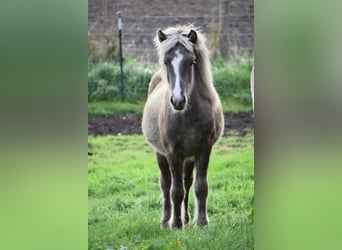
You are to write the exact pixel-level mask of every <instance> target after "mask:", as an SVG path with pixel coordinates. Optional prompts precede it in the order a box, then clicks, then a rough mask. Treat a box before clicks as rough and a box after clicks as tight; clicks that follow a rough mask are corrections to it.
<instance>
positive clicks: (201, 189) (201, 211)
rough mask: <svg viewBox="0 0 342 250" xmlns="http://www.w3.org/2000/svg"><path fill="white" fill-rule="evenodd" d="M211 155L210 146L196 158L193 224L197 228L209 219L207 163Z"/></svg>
mask: <svg viewBox="0 0 342 250" xmlns="http://www.w3.org/2000/svg"><path fill="white" fill-rule="evenodd" d="M210 153H211V146H210V147H207V148H206V149H204V150H203V151H202V153H201V154H200V155H199V156H198V157H197V158H196V180H195V195H196V211H195V222H196V225H197V226H205V225H208V223H209V219H208V215H207V197H208V180H207V173H208V163H209V158H210Z"/></svg>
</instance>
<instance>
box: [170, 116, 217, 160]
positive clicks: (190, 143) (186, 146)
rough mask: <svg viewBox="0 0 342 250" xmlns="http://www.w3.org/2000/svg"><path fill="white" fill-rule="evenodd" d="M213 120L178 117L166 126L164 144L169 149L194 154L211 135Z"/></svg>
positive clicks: (187, 154)
mask: <svg viewBox="0 0 342 250" xmlns="http://www.w3.org/2000/svg"><path fill="white" fill-rule="evenodd" d="M212 128H213V121H212V120H211V119H207V120H196V119H195V120H186V119H178V120H175V121H173V122H171V123H170V126H167V127H166V130H165V140H164V144H165V145H166V146H167V148H168V150H169V151H174V152H177V153H182V154H184V155H185V156H192V155H195V154H196V153H197V152H198V151H199V150H200V149H201V147H202V146H205V145H207V144H208V143H209V141H210V138H211V137H212V131H213V129H212Z"/></svg>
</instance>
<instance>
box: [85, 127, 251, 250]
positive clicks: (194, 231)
mask: <svg viewBox="0 0 342 250" xmlns="http://www.w3.org/2000/svg"><path fill="white" fill-rule="evenodd" d="M88 144H89V150H90V151H91V152H92V153H93V155H91V156H89V158H88V195H89V200H88V210H89V212H88V233H89V234H88V248H89V249H120V250H123V249H129V250H131V249H253V215H254V209H253V203H254V135H253V132H249V133H248V134H247V136H245V137H235V136H231V137H224V138H222V139H221V140H220V142H219V143H218V144H217V145H215V147H214V150H213V153H212V156H211V160H210V166H209V174H208V179H209V198H208V215H209V219H210V225H209V227H205V228H197V227H195V226H194V225H193V224H192V223H190V225H188V226H186V227H185V229H183V230H170V229H161V228H160V224H159V221H160V217H161V201H162V200H161V195H160V190H159V169H158V167H157V165H156V160H155V157H154V153H153V150H152V149H151V147H150V146H149V145H148V144H147V143H146V142H145V140H144V138H143V136H140V135H139V136H138V135H136V136H105V137H92V136H89V137H88ZM189 201H190V212H191V214H192V215H193V211H194V195H193V193H192V192H191V195H190V200H189Z"/></svg>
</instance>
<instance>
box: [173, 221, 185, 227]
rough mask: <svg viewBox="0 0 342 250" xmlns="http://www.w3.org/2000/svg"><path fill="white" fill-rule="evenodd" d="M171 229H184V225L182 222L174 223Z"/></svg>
mask: <svg viewBox="0 0 342 250" xmlns="http://www.w3.org/2000/svg"><path fill="white" fill-rule="evenodd" d="M171 228H180V229H182V228H183V223H182V221H174V222H172V223H171Z"/></svg>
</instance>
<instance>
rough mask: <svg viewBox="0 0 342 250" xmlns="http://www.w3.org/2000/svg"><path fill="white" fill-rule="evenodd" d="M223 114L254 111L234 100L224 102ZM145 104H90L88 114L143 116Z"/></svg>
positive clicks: (108, 102)
mask: <svg viewBox="0 0 342 250" xmlns="http://www.w3.org/2000/svg"><path fill="white" fill-rule="evenodd" d="M222 107H223V112H235V113H236V112H239V111H250V110H252V106H251V105H247V104H242V103H240V102H237V101H236V100H234V99H233V98H226V99H225V100H222ZM143 109H144V103H143V102H139V103H129V102H114V101H98V102H89V103H88V114H92V115H114V114H117V113H125V114H127V113H133V114H142V111H143Z"/></svg>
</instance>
